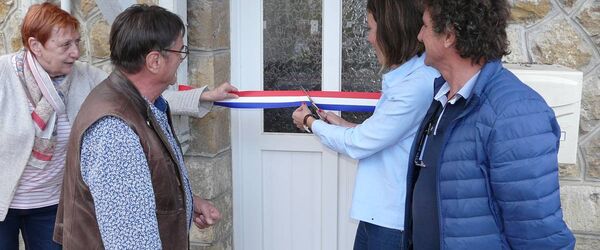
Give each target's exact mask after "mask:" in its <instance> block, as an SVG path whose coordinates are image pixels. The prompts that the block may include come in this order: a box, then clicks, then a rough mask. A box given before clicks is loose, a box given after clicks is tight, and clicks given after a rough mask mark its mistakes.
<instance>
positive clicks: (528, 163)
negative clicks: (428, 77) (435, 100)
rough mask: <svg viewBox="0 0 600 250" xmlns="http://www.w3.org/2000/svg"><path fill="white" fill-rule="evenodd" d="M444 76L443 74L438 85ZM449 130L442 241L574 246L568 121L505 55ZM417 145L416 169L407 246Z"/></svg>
mask: <svg viewBox="0 0 600 250" xmlns="http://www.w3.org/2000/svg"><path fill="white" fill-rule="evenodd" d="M444 82H445V80H444V79H442V78H441V77H440V78H438V79H436V91H435V92H437V90H438V89H439V87H441V85H442V84H443V83H444ZM435 92H434V93H435ZM432 112H433V110H432V109H430V110H429V111H428V113H427V116H426V117H425V119H424V121H428V120H429V118H430V117H431V115H432V114H431V113H432ZM424 123H425V122H424ZM424 123H423V124H422V125H421V127H420V128H419V132H418V134H417V135H419V134H421V132H422V131H423V127H424ZM445 136H446V138H445V140H444V141H445V143H444V145H443V146H442V150H441V152H443V153H442V155H441V158H440V160H439V162H440V164H439V169H438V183H437V190H438V192H437V193H438V197H437V198H438V204H440V205H441V206H440V209H439V213H438V215H439V218H440V220H439V221H440V234H441V235H440V239H441V242H440V246H441V249H486V250H490V249H528V250H529V249H573V248H574V246H575V238H574V237H573V234H572V233H571V231H570V230H569V228H568V227H567V225H566V224H565V222H564V221H563V215H562V210H561V206H560V193H559V185H558V160H557V152H558V144H559V138H560V128H559V126H558V123H557V122H556V118H555V117H554V112H553V111H552V109H551V108H550V107H548V105H547V104H546V102H545V101H544V100H543V99H542V97H541V96H540V95H539V94H537V93H536V92H535V91H533V90H532V89H531V88H529V87H528V86H526V85H525V84H523V83H522V82H521V81H520V80H519V79H517V77H516V76H515V75H513V74H512V73H511V72H510V71H508V70H506V69H505V68H503V67H502V64H501V63H500V62H499V61H491V62H488V63H487V64H486V65H484V67H483V68H482V69H481V73H480V75H479V78H478V79H477V82H476V83H475V86H474V88H473V92H472V93H471V96H470V97H469V98H467V103H466V108H465V110H464V112H463V113H462V114H460V115H459V117H458V118H456V119H455V120H454V121H452V122H451V124H450V125H449V127H448V128H447V130H446V134H445ZM416 143H417V142H415V144H416ZM415 147H416V146H415V145H413V149H412V153H411V156H412V158H411V159H410V161H409V162H410V163H411V164H409V169H408V186H407V188H408V190H409V192H407V193H408V194H407V202H406V204H407V205H406V211H407V212H406V222H407V224H406V227H405V228H406V233H405V235H406V237H407V240H406V241H405V244H407V246H408V244H410V242H409V241H410V239H411V228H412V224H411V223H412V220H411V210H410V209H411V207H412V203H411V201H412V190H413V187H414V181H415V176H416V171H415V166H414V164H413V162H414V155H415V152H414V151H415Z"/></svg>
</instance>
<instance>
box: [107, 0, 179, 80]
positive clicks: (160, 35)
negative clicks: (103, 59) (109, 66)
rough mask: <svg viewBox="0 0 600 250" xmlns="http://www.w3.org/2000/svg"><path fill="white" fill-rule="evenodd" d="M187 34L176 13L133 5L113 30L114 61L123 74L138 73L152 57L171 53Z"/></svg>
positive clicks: (119, 16)
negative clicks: (165, 51)
mask: <svg viewBox="0 0 600 250" xmlns="http://www.w3.org/2000/svg"><path fill="white" fill-rule="evenodd" d="M184 34H185V26H184V24H183V21H182V20H181V18H179V16H177V15H175V14H174V13H172V12H169V11H168V10H166V9H164V8H162V7H160V6H155V5H152V6H148V5H145V4H136V5H133V6H131V7H129V8H127V9H126V10H125V11H123V12H122V13H121V14H119V15H118V16H117V18H116V19H115V21H114V23H113V25H112V27H111V30H110V60H111V61H112V63H113V65H114V66H115V67H116V68H117V69H119V70H122V71H124V72H126V73H130V74H134V73H137V72H139V71H140V70H141V69H142V66H143V65H144V63H145V62H146V58H145V57H146V55H147V54H148V53H150V52H151V51H153V50H158V51H161V50H163V49H168V48H169V47H170V46H172V45H173V43H174V42H175V40H177V38H178V37H179V36H180V35H181V36H183V35H184Z"/></svg>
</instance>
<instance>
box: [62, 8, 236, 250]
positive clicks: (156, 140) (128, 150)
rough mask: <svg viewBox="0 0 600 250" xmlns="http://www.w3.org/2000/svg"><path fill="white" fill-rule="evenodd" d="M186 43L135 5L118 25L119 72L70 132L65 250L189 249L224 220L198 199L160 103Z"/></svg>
mask: <svg viewBox="0 0 600 250" xmlns="http://www.w3.org/2000/svg"><path fill="white" fill-rule="evenodd" d="M141 31H143V32H141ZM184 33H185V26H184V24H183V22H182V20H181V19H180V18H179V17H178V16H177V15H175V14H173V13H171V12H169V11H167V10H165V9H163V8H161V7H158V6H147V5H134V6H132V7H130V8H128V9H127V10H125V11H124V12H123V13H121V14H120V15H119V16H118V17H117V18H116V20H115V21H114V23H113V25H112V28H111V32H110V50H111V55H110V58H111V61H112V63H113V64H114V66H115V70H114V71H113V72H112V74H111V75H110V76H109V77H108V78H107V79H106V80H104V81H103V82H102V83H100V85H98V87H96V88H95V89H94V90H93V91H92V92H91V93H90V95H89V96H88V98H87V99H86V101H85V102H84V104H83V106H82V108H81V112H79V115H78V116H77V118H76V120H75V122H74V124H73V128H72V130H71V136H70V141H69V148H68V152H67V163H66V167H65V174H64V184H63V190H62V195H61V202H60V205H59V210H58V215H57V223H56V229H55V232H54V239H55V240H56V241H57V242H59V243H61V244H62V245H63V247H64V248H65V249H161V248H164V249H167V248H168V249H188V248H189V240H188V235H189V229H190V226H191V223H192V221H193V222H194V223H195V224H196V226H198V227H199V228H206V227H209V226H210V225H212V224H214V223H215V222H216V221H218V220H219V219H220V216H221V215H220V213H219V211H218V210H217V209H216V208H215V207H214V206H213V205H212V204H210V203H209V202H207V201H205V200H203V199H201V198H200V197H198V196H195V195H193V194H192V191H191V187H190V181H189V176H188V173H187V169H186V167H185V165H184V161H183V154H182V150H181V148H180V146H179V144H178V141H177V138H176V137H175V135H174V132H173V129H172V127H171V120H170V118H169V117H170V116H169V104H168V103H167V102H166V101H165V100H164V99H163V97H161V94H163V91H165V89H167V87H169V85H171V84H172V83H174V82H175V80H176V72H177V68H178V67H179V64H180V63H181V62H182V61H183V59H185V57H186V56H187V54H188V49H187V46H185V45H184V44H183V36H184ZM230 97H234V96H230V95H227V94H222V95H221V96H210V97H209V98H213V101H216V100H219V98H220V99H225V98H230Z"/></svg>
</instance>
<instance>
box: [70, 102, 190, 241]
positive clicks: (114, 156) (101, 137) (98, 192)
mask: <svg viewBox="0 0 600 250" xmlns="http://www.w3.org/2000/svg"><path fill="white" fill-rule="evenodd" d="M149 105H150V108H151V110H152V113H153V114H154V116H155V117H156V120H157V121H158V122H159V124H160V127H161V129H162V130H163V132H164V133H165V135H167V138H168V140H169V144H170V146H171V147H172V148H173V149H174V151H175V152H176V155H177V157H176V158H177V159H176V160H177V161H178V163H179V166H182V167H181V168H180V172H181V174H182V178H181V179H182V180H183V184H184V185H183V186H184V189H185V192H186V196H185V197H186V207H187V213H186V214H187V219H188V227H189V226H190V225H191V214H192V191H191V187H190V181H189V175H188V172H187V169H186V168H185V165H184V163H183V154H182V152H181V148H180V147H179V146H178V144H177V143H176V140H175V137H174V136H173V134H172V133H171V128H170V126H169V123H168V120H167V114H166V109H167V106H168V104H167V102H166V101H165V100H164V99H163V98H162V97H159V98H158V99H157V100H156V101H155V102H154V104H151V103H149ZM81 175H82V177H83V180H84V181H85V183H86V184H87V185H88V186H89V188H90V192H91V194H92V197H93V198H94V206H95V209H96V217H97V220H98V226H99V227H100V235H101V237H102V242H103V243H104V247H105V248H106V249H161V248H162V247H161V241H160V236H159V232H158V222H157V219H156V212H155V211H156V204H155V198H154V190H153V188H152V180H151V178H150V170H149V166H148V163H147V161H146V156H145V155H144V151H143V148H142V145H141V144H140V141H139V137H138V136H137V134H136V133H135V132H134V131H133V130H132V129H131V128H130V127H129V126H128V125H127V124H126V123H125V122H124V121H123V120H121V119H120V118H117V117H114V116H107V117H104V118H102V119H100V120H98V121H96V122H95V123H94V124H93V125H92V126H90V127H89V128H88V130H87V131H86V132H85V134H84V136H83V141H82V145H81Z"/></svg>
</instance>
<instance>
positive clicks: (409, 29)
mask: <svg viewBox="0 0 600 250" xmlns="http://www.w3.org/2000/svg"><path fill="white" fill-rule="evenodd" d="M367 11H368V12H369V13H371V15H373V18H374V19H375V22H376V23H377V34H376V37H377V45H378V46H379V49H381V53H382V54H383V57H384V59H385V61H384V65H383V67H385V68H389V67H390V66H392V65H395V64H402V63H404V62H406V61H408V60H409V59H410V58H412V57H413V56H415V55H417V54H421V53H422V52H423V45H422V44H421V43H420V42H419V40H418V39H417V36H418V35H419V31H420V29H421V26H423V20H422V19H421V12H420V11H419V10H418V8H417V6H416V4H415V1H413V0H368V1H367Z"/></svg>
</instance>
